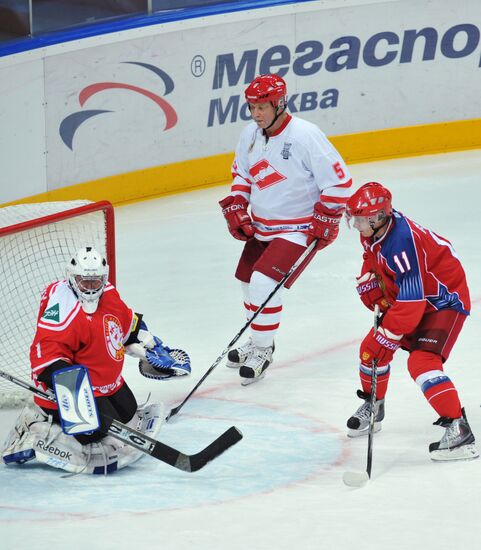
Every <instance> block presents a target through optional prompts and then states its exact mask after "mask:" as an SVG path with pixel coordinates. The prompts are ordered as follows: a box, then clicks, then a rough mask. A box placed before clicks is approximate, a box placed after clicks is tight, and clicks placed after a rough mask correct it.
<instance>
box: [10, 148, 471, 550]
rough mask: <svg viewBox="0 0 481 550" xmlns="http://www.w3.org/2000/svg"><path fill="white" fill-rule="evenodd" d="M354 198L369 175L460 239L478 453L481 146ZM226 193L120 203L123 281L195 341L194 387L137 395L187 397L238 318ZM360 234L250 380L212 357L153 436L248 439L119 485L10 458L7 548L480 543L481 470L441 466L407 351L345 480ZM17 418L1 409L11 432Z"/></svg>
mask: <svg viewBox="0 0 481 550" xmlns="http://www.w3.org/2000/svg"><path fill="white" fill-rule="evenodd" d="M351 170H352V174H353V177H354V182H355V185H354V186H355V188H357V187H359V186H360V185H361V184H363V183H365V182H366V181H372V180H376V181H379V182H381V183H383V184H384V185H386V186H387V187H389V188H390V189H391V190H392V192H393V195H394V201H393V202H394V206H395V208H397V209H398V210H400V211H402V212H404V213H405V214H406V215H408V216H409V217H410V218H412V219H414V220H415V221H417V222H418V223H420V224H421V225H423V226H425V227H428V228H429V229H432V230H433V231H435V232H436V233H438V234H440V235H442V236H443V237H446V238H447V239H449V240H450V241H451V242H452V243H453V244H454V246H455V248H456V250H457V253H458V254H459V256H460V258H461V261H462V262H463V265H464V267H465V270H466V273H467V276H468V282H469V284H470V289H471V298H472V300H473V309H472V315H471V317H470V319H469V320H468V321H467V323H466V324H465V328H464V330H463V331H462V333H461V335H460V338H459V340H458V342H457V345H456V346H455V348H454V350H453V353H452V355H451V357H450V360H449V361H448V363H447V364H446V371H447V372H448V374H449V375H450V376H451V378H452V379H453V381H454V382H455V384H456V386H457V389H458V391H459V393H460V397H461V400H462V403H463V405H464V406H465V408H466V411H467V415H468V418H469V420H470V423H471V427H472V429H473V431H474V433H475V435H477V436H478V437H479V447H481V409H480V404H481V278H480V270H481V245H480V239H481V151H480V150H473V151H466V152H461V153H450V154H441V155H434V156H422V157H416V158H410V159H399V160H390V161H384V162H375V163H369V164H358V165H352V166H351ZM228 191H229V187H228V186H223V187H215V188H211V189H208V190H203V191H197V192H191V193H186V194H182V195H173V196H169V197H164V198H160V199H156V200H151V201H146V202H141V203H136V204H132V205H128V206H123V207H119V208H117V209H116V231H117V239H116V242H117V262H118V263H117V274H118V275H117V283H118V284H117V286H118V288H119V290H120V292H121V294H122V296H123V298H124V300H125V301H126V302H127V303H129V304H130V305H131V306H132V307H133V308H134V309H135V310H136V311H140V312H142V313H144V315H145V319H146V321H147V323H148V325H149V327H150V329H151V330H152V332H154V333H155V334H157V335H159V336H160V337H161V338H162V339H163V340H164V342H165V343H166V344H167V345H170V346H172V347H180V348H184V349H186V350H187V351H188V352H189V354H190V356H191V359H192V367H193V373H192V376H190V377H185V378H183V379H179V380H175V379H174V380H170V381H167V382H154V381H149V380H147V379H145V378H143V377H142V376H141V375H140V374H139V372H138V370H137V365H136V362H135V361H134V360H132V359H130V358H128V359H127V361H126V368H125V371H124V372H125V376H126V379H127V381H128V382H129V384H130V386H131V387H132V389H133V390H134V392H135V394H136V395H137V397H138V400H139V402H140V401H142V400H144V399H145V398H147V395H148V393H149V392H151V394H152V395H151V400H152V401H163V402H164V403H165V405H166V408H167V410H169V409H170V408H171V407H173V406H175V405H177V404H178V403H179V402H180V401H182V399H183V398H184V397H185V396H186V395H187V394H188V392H189V391H190V390H191V388H192V387H193V386H194V385H195V384H196V382H197V381H198V380H199V379H200V377H201V376H202V375H203V374H204V373H205V371H206V370H207V369H208V368H209V367H210V365H211V364H212V363H213V362H214V361H215V360H216V358H217V357H218V356H219V354H220V353H221V352H222V350H223V349H224V348H225V347H226V346H227V344H228V343H229V341H230V340H231V339H232V338H233V336H234V335H235V334H236V333H237V332H238V331H239V330H240V328H241V327H242V326H243V324H244V322H245V321H244V317H243V310H242V297H241V292H240V287H239V285H238V283H237V281H236V280H235V279H234V277H233V271H234V269H235V266H236V262H237V259H238V256H239V254H240V252H241V248H242V243H240V242H239V241H235V240H234V239H233V238H232V237H231V236H230V235H229V234H228V232H227V229H226V226H225V222H224V219H223V217H222V215H221V213H220V210H219V207H218V204H217V202H218V200H220V199H221V198H223V197H224V196H225V195H226V194H227V193H228ZM360 264H361V247H360V244H359V240H358V234H357V232H355V231H349V230H348V228H347V227H346V226H343V227H342V229H341V234H340V237H339V239H338V240H337V241H336V242H335V243H334V244H333V245H332V246H331V247H329V248H328V249H326V250H324V251H323V252H321V253H320V254H319V255H318V256H317V258H316V259H315V261H314V262H313V263H312V264H311V265H310V267H309V268H308V270H307V271H305V272H304V274H303V275H302V277H301V278H300V279H299V280H298V282H297V283H296V284H295V285H294V287H293V288H292V289H291V290H289V291H285V293H284V312H283V319H282V324H281V328H280V330H279V333H278V336H277V338H276V352H275V362H274V364H273V365H272V366H271V367H270V368H269V370H268V371H267V375H266V377H265V379H264V380H262V381H261V382H259V383H257V384H253V385H251V386H247V387H241V385H240V381H239V377H238V374H237V372H236V371H234V370H232V369H227V368H226V367H225V366H224V364H221V365H219V366H218V367H217V368H216V369H215V370H214V371H213V372H212V373H211V375H210V376H209V377H208V378H207V379H206V380H205V382H204V383H203V385H202V386H201V387H200V388H199V390H198V392H197V393H196V394H195V395H194V397H193V398H192V399H191V400H190V401H188V403H187V404H186V405H185V407H184V408H183V409H182V411H181V412H180V413H179V414H178V415H177V416H176V417H175V418H173V419H172V420H171V421H170V422H169V423H168V424H167V425H164V426H163V428H162V430H161V432H160V439H161V440H162V441H164V442H165V443H168V444H170V445H172V446H175V447H176V448H178V449H180V450H182V451H184V452H188V453H192V452H196V451H198V450H200V449H201V448H203V447H204V446H206V445H207V444H208V443H209V442H210V441H211V440H213V439H214V438H215V437H217V435H219V434H220V433H221V432H222V431H224V430H225V429H227V428H228V427H229V426H230V425H236V426H238V427H239V428H240V429H241V430H242V432H243V434H244V439H243V440H242V441H241V442H240V443H239V444H237V445H236V446H235V447H233V448H232V449H230V450H229V451H227V452H226V453H225V454H224V455H223V456H221V457H220V458H218V459H217V460H215V461H214V462H212V463H211V464H209V465H208V466H206V467H205V468H204V469H203V470H201V471H199V472H197V473H194V474H188V473H183V472H181V471H178V470H176V469H174V468H172V467H170V466H168V465H166V464H163V463H160V462H157V461H155V460H154V459H151V458H150V457H144V458H142V460H140V461H139V462H138V463H137V464H135V465H134V466H132V467H130V468H127V469H125V470H122V471H120V472H117V473H116V474H113V475H111V476H107V477H105V476H86V475H77V476H74V477H68V478H64V477H62V473H61V471H56V470H53V469H47V468H44V467H40V466H36V465H29V464H27V465H25V466H23V467H9V468H7V467H5V466H0V548H1V549H2V550H23V549H29V550H30V549H35V550H43V549H48V550H57V549H69V550H77V549H82V550H85V549H92V550H93V549H95V550H96V549H99V550H107V549H109V550H110V549H112V550H123V549H129V550H130V549H133V548H140V549H152V550H154V549H162V550H187V549H189V550H191V549H195V550H224V549H225V550H291V549H292V548H296V549H302V550H318V549H319V550H364V549H366V550H367V549H369V550H401V549H402V550H405V549H407V548H409V549H410V550H417V549H420V550H421V549H422V550H444V549H452V548H460V549H463V550H471V549H473V550H474V549H477V548H480V547H481V532H480V529H479V525H478V521H479V518H480V517H481V503H480V502H481V460H479V459H478V460H474V461H471V462H459V463H438V464H436V463H433V462H432V461H431V460H430V459H429V456H428V445H429V443H430V442H432V441H436V440H438V439H439V438H440V437H441V435H442V433H443V430H442V429H441V428H439V427H436V426H432V422H434V421H435V420H436V419H437V416H436V414H435V413H434V411H433V410H432V409H431V408H430V407H429V406H428V404H427V403H426V402H425V400H424V397H423V395H422V393H421V391H420V390H419V388H418V387H417V386H416V384H415V383H414V382H413V381H412V380H411V378H410V377H409V374H408V372H407V368H406V358H407V355H406V353H405V352H403V351H399V352H398V353H397V354H396V357H395V360H394V361H393V363H392V371H391V372H392V375H391V380H390V387H389V391H388V395H387V398H386V419H385V421H384V422H383V430H382V431H381V432H380V433H378V434H376V436H375V440H374V459H373V479H372V480H371V481H370V482H369V483H368V485H366V486H365V487H364V488H362V489H350V488H348V487H346V486H345V485H344V484H343V483H342V474H343V472H345V471H346V470H359V471H362V470H363V469H364V468H365V465H366V449H367V440H366V438H358V439H355V440H350V439H348V438H347V437H346V434H345V423H346V420H347V418H348V417H349V416H350V415H351V414H352V413H353V412H354V411H355V410H356V408H357V407H358V406H359V405H360V401H359V399H358V398H357V397H356V395H355V391H356V389H357V388H358V387H359V384H358V374H357V372H358V362H357V351H358V350H357V348H358V345H359V343H360V341H361V339H362V338H363V337H364V335H365V333H366V332H367V331H368V329H369V328H370V326H371V324H372V314H371V312H369V311H368V310H367V309H365V308H364V307H363V306H362V304H361V302H360V300H359V299H358V297H357V293H356V291H355V279H354V277H355V275H357V274H358V272H359V269H360ZM17 414H18V411H12V410H7V411H0V438H1V439H3V437H4V436H5V435H6V433H7V431H8V429H9V427H10V426H11V424H12V423H13V421H14V419H15V417H16V415H17Z"/></svg>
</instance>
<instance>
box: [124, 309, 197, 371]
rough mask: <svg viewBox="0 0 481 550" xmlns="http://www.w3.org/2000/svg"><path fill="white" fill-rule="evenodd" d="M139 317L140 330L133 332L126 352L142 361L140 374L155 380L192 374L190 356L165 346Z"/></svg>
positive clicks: (140, 362)
mask: <svg viewBox="0 0 481 550" xmlns="http://www.w3.org/2000/svg"><path fill="white" fill-rule="evenodd" d="M137 317H138V326H139V328H138V330H137V331H136V330H135V329H134V330H133V331H132V333H131V335H130V337H129V339H128V341H127V342H126V346H125V351H126V352H127V353H128V354H129V355H131V356H132V357H138V358H139V359H140V361H139V370H140V373H141V374H142V375H143V376H145V377H146V378H152V379H154V380H167V379H168V378H172V377H173V376H184V375H186V374H190V358H189V355H188V354H187V353H186V352H185V351H183V350H181V349H172V348H169V347H167V346H164V344H163V343H162V340H161V339H160V338H158V337H157V336H153V335H152V334H151V333H150V332H149V330H148V328H147V325H146V324H145V322H144V321H143V320H142V318H141V316H140V315H137Z"/></svg>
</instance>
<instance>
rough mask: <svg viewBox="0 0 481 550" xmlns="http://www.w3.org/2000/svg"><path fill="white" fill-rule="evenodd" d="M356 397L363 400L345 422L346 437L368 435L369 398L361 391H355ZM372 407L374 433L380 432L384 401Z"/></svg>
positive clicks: (381, 400)
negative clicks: (373, 408) (346, 428)
mask: <svg viewBox="0 0 481 550" xmlns="http://www.w3.org/2000/svg"><path fill="white" fill-rule="evenodd" d="M357 396H358V397H359V398H361V399H364V403H363V404H362V405H361V406H360V407H359V409H357V411H356V412H355V413H354V414H353V415H352V416H351V418H350V419H349V420H348V421H347V427H348V428H349V430H348V432H347V435H348V437H359V436H361V435H366V434H367V433H368V428H369V416H370V414H371V396H370V394H368V393H365V392H363V391H361V390H357ZM374 407H375V410H374V432H379V431H380V430H381V422H382V420H383V419H384V399H379V400H377V401H376V404H375V405H374Z"/></svg>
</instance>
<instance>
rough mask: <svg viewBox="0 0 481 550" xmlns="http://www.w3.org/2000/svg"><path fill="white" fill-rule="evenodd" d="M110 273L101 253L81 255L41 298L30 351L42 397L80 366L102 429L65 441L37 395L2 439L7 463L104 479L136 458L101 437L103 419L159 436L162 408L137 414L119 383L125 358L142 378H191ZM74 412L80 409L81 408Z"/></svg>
mask: <svg viewBox="0 0 481 550" xmlns="http://www.w3.org/2000/svg"><path fill="white" fill-rule="evenodd" d="M108 273H109V267H108V265H107V262H106V260H105V258H103V257H102V255H101V254H100V253H99V252H97V251H96V250H95V249H93V248H92V247H85V248H82V249H80V250H79V251H78V252H77V253H76V254H75V256H74V257H73V258H72V259H71V261H70V262H69V263H68V265H67V269H66V278H65V279H64V280H60V281H55V282H53V283H52V284H50V285H49V286H48V287H47V288H46V289H45V291H44V292H43V294H42V298H41V301H40V311H39V314H38V318H37V327H36V333H35V337H34V340H33V343H32V345H31V348H30V362H31V366H32V378H33V380H34V382H35V383H36V384H37V385H38V386H40V388H41V389H42V390H44V391H51V390H53V389H56V388H55V378H56V376H57V374H58V373H59V372H61V371H65V370H67V371H69V370H71V369H72V367H75V366H82V368H84V369H85V370H86V371H87V372H88V378H89V382H90V385H91V390H92V394H93V398H92V399H93V401H94V402H95V405H96V408H97V411H98V413H99V415H98V416H99V418H100V425H98V428H97V429H96V430H94V431H93V432H92V431H88V430H87V433H79V434H76V435H67V434H66V433H67V432H66V433H64V432H63V431H62V428H61V427H60V424H61V423H62V425H64V423H63V421H64V418H63V416H62V414H61V413H62V410H60V411H59V408H58V407H57V404H56V403H55V402H52V401H50V400H48V399H43V398H41V397H38V396H35V398H34V401H35V404H33V405H27V407H25V409H24V410H23V411H22V413H21V414H20V417H19V418H18V420H17V423H16V425H15V427H14V429H13V430H12V432H11V433H10V435H9V437H8V438H7V442H6V446H5V448H4V450H3V452H2V457H3V460H4V462H5V463H6V464H10V463H23V462H26V461H28V460H31V459H37V460H38V461H39V462H43V463H45V464H48V465H50V466H54V467H57V468H62V469H65V470H67V471H69V472H73V473H79V472H85V473H104V472H105V473H107V472H111V471H114V470H116V469H119V468H122V467H124V466H127V465H128V464H130V463H132V462H133V461H135V460H137V459H138V458H140V456H141V455H142V453H141V452H140V451H138V450H136V449H134V448H133V447H129V446H123V445H122V444H119V442H118V441H117V440H115V439H113V438H112V437H111V436H108V435H107V431H108V425H107V423H108V419H109V418H113V419H114V420H118V421H120V422H122V423H124V424H128V425H129V426H130V427H133V428H135V429H138V430H140V431H142V432H143V433H145V434H146V435H149V436H150V437H154V438H155V436H156V433H157V432H158V430H159V429H160V425H161V423H162V420H163V413H162V407H161V406H160V405H156V404H151V405H144V406H142V407H138V405H137V401H136V399H135V396H134V394H133V393H132V391H131V389H130V388H129V387H128V385H127V384H126V382H125V380H124V378H123V376H122V370H123V366H124V356H125V352H127V353H129V354H130V355H132V356H134V357H137V358H138V359H139V369H140V372H141V374H143V375H144V376H146V377H148V378H152V379H166V378H170V377H173V376H180V375H185V374H189V372H190V360H189V357H188V355H187V354H186V353H185V352H183V351H182V350H176V349H174V350H172V349H170V348H168V347H166V346H164V345H163V344H162V341H161V340H160V339H159V338H157V337H156V336H153V335H152V334H151V333H150V332H149V330H148V329H147V326H146V324H145V322H144V321H143V319H142V315H141V314H137V313H134V311H133V310H132V309H130V308H129V307H128V306H127V305H126V304H125V303H124V302H123V301H122V299H121V297H120V295H119V293H118V292H117V290H116V289H115V288H114V287H113V286H112V285H111V284H110V283H109V282H108ZM74 405H75V406H74V408H78V407H80V401H79V403H74ZM70 408H72V407H70Z"/></svg>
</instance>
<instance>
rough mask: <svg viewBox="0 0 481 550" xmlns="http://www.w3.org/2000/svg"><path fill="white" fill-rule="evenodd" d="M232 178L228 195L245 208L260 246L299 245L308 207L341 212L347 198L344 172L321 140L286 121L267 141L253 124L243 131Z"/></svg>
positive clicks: (313, 130) (303, 124) (310, 129)
mask: <svg viewBox="0 0 481 550" xmlns="http://www.w3.org/2000/svg"><path fill="white" fill-rule="evenodd" d="M232 175H233V178H234V180H233V182H232V188H231V194H232V195H242V196H243V197H245V198H246V199H247V200H248V201H249V202H250V206H251V216H252V221H253V224H254V228H255V236H256V238H257V239H259V240H262V241H270V240H272V239H274V238H276V237H282V238H284V239H287V240H289V241H293V242H296V243H299V244H302V245H304V244H305V243H306V233H307V228H308V226H309V222H310V221H311V216H312V213H313V210H314V204H315V203H316V202H319V201H321V202H322V203H323V204H325V205H326V206H327V207H328V208H344V207H345V205H346V201H347V199H348V198H349V197H350V195H351V190H350V188H351V184H352V180H351V176H350V174H349V171H348V169H347V167H346V164H345V163H344V161H343V159H342V158H341V156H340V155H339V153H338V152H337V151H336V149H335V148H334V147H333V145H332V144H331V143H330V142H329V140H328V139H327V137H326V136H325V134H324V133H323V132H321V130H320V129H319V128H318V127H317V126H316V125H315V124H312V123H311V122H308V121H306V120H303V119H300V118H297V117H292V116H291V115H288V116H287V118H286V120H285V122H284V123H283V124H282V126H281V127H280V128H279V129H278V130H277V131H276V132H275V133H274V134H273V135H272V136H270V137H269V139H268V140H267V141H266V136H265V135H264V134H263V131H262V129H260V128H258V126H257V124H256V123H255V122H251V123H250V124H249V125H248V126H246V128H245V129H244V130H243V132H242V134H241V136H240V139H239V143H238V145H237V149H236V154H235V159H234V163H233V165H232Z"/></svg>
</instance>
